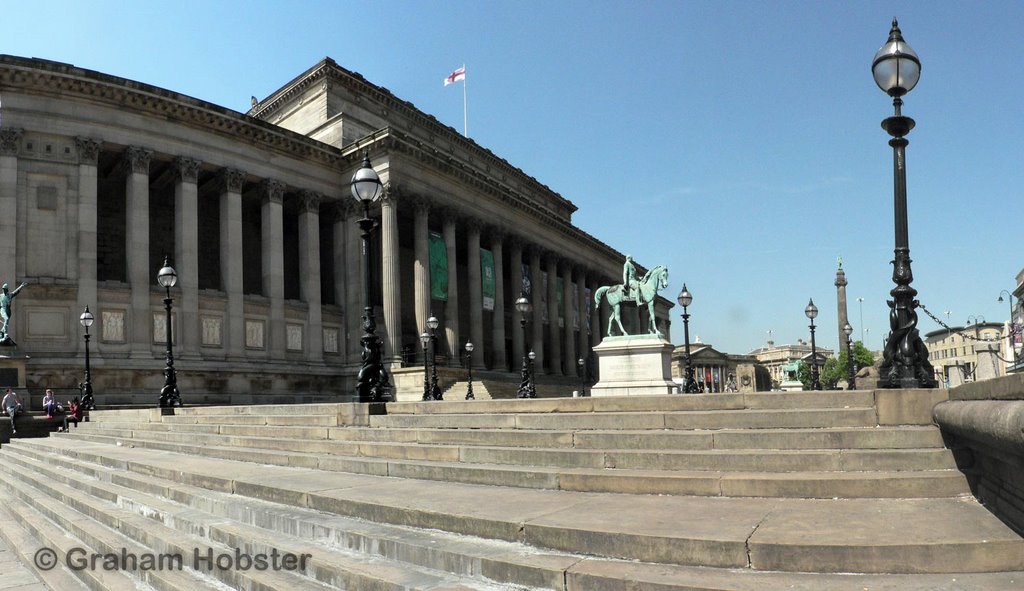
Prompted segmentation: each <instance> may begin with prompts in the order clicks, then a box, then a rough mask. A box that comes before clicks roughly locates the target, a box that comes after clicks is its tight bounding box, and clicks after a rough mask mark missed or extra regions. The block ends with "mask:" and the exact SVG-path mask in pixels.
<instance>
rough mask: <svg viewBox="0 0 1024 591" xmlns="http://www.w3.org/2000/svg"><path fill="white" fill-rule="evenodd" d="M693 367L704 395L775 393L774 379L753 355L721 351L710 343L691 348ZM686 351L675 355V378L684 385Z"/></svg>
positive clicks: (682, 349) (679, 348) (697, 344)
mask: <svg viewBox="0 0 1024 591" xmlns="http://www.w3.org/2000/svg"><path fill="white" fill-rule="evenodd" d="M690 364H691V365H692V367H693V377H694V380H695V381H696V382H697V387H698V388H700V389H701V390H702V391H703V392H731V391H735V392H755V391H766V390H771V379H770V378H769V377H768V373H767V371H765V370H764V368H762V367H760V366H759V365H758V363H757V359H755V358H754V357H753V356H751V355H734V354H730V353H723V352H721V351H718V350H717V349H715V348H714V347H712V346H711V345H709V344H707V343H701V342H696V343H691V344H690ZM685 373H686V347H685V346H679V347H676V348H675V349H674V350H673V351H672V378H673V379H674V380H675V381H676V382H677V383H680V384H681V383H683V382H682V380H683V376H684V374H685Z"/></svg>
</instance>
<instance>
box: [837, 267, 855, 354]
mask: <svg viewBox="0 0 1024 591" xmlns="http://www.w3.org/2000/svg"><path fill="white" fill-rule="evenodd" d="M846 285H847V281H846V272H845V271H843V263H841V262H840V263H839V268H838V269H836V305H837V306H838V307H839V313H838V314H837V315H836V316H837V318H838V319H839V348H838V349H836V355H839V354H840V353H841V352H843V351H845V350H846V333H845V332H843V328H844V327H845V326H846V323H847V322H849V319H848V316H847V314H846ZM850 338H853V335H850Z"/></svg>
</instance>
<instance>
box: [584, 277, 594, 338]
mask: <svg viewBox="0 0 1024 591" xmlns="http://www.w3.org/2000/svg"><path fill="white" fill-rule="evenodd" d="M583 295H584V296H585V299H586V302H587V334H591V333H590V330H591V329H590V317H591V316H593V310H594V309H593V308H592V307H591V306H593V305H594V294H592V293H590V288H589V287H588V288H586V289H584V290H583Z"/></svg>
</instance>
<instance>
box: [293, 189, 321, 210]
mask: <svg viewBox="0 0 1024 591" xmlns="http://www.w3.org/2000/svg"><path fill="white" fill-rule="evenodd" d="M323 199H324V196H323V195H322V194H320V193H317V192H316V191H311V190H309V189H302V190H301V191H299V213H315V214H317V215H319V214H320V202H321V201H323Z"/></svg>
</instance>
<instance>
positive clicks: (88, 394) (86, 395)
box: [78, 306, 96, 410]
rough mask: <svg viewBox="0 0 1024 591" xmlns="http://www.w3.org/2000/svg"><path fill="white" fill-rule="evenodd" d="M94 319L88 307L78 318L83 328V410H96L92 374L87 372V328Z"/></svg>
mask: <svg viewBox="0 0 1024 591" xmlns="http://www.w3.org/2000/svg"><path fill="white" fill-rule="evenodd" d="M95 320H96V318H95V317H94V316H93V315H92V312H90V311H89V306H86V307H85V312H82V315H81V316H80V317H79V319H78V321H79V322H80V323H81V324H82V326H83V327H85V381H84V382H82V385H81V387H82V408H83V409H85V410H96V401H95V400H94V399H93V397H92V372H90V371H89V336H90V335H89V327H90V326H92V323H93V322H94V321H95Z"/></svg>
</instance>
